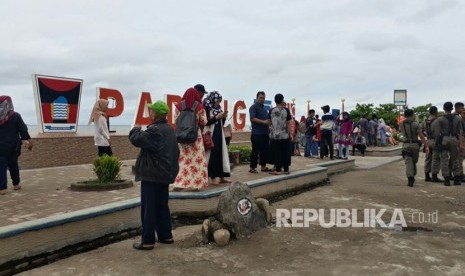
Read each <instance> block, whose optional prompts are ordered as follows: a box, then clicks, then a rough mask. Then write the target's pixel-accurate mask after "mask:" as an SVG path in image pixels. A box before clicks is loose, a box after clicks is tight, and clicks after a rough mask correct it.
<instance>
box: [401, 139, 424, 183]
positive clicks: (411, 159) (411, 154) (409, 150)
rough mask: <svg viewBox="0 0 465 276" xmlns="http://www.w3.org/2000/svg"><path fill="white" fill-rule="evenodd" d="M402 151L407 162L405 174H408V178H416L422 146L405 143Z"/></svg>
mask: <svg viewBox="0 0 465 276" xmlns="http://www.w3.org/2000/svg"><path fill="white" fill-rule="evenodd" d="M402 151H403V156H404V161H405V173H406V174H407V177H414V176H415V175H416V174H417V163H418V156H419V155H420V146H419V145H418V143H404V145H403V147H402Z"/></svg>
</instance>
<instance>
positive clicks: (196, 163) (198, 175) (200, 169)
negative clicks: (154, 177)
mask: <svg viewBox="0 0 465 276" xmlns="http://www.w3.org/2000/svg"><path fill="white" fill-rule="evenodd" d="M201 95H203V94H201V93H199V92H198V91H197V90H196V89H195V88H189V89H187V90H186V92H185V93H184V95H183V96H182V101H184V104H185V107H186V109H188V110H189V109H191V108H192V107H193V106H194V103H196V102H197V108H196V109H195V113H196V119H197V124H198V126H199V130H198V133H197V140H196V141H195V143H192V144H182V143H179V150H180V154H179V173H178V176H177V177H176V180H175V181H174V183H173V187H174V190H183V191H199V190H203V189H206V188H207V186H208V176H207V161H206V158H205V149H204V146H203V139H202V131H201V128H202V127H203V126H205V124H206V123H207V115H206V113H205V108H204V107H203V104H202V96H201ZM181 111H182V102H181V103H179V104H177V105H176V116H178V115H179V113H180V112H181Z"/></svg>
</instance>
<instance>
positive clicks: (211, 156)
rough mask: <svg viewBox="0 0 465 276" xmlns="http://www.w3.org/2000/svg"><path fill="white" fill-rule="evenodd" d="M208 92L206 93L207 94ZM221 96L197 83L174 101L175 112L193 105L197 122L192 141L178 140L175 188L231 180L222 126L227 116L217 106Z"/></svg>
mask: <svg viewBox="0 0 465 276" xmlns="http://www.w3.org/2000/svg"><path fill="white" fill-rule="evenodd" d="M207 94H208V95H207ZM204 95H207V97H206V98H205V99H203V97H204ZM222 100H223V97H222V96H221V94H220V93H219V92H217V91H212V92H210V93H207V92H206V91H205V88H204V86H203V85H201V84H198V85H196V86H194V87H192V88H189V89H187V90H186V92H185V93H184V95H183V96H182V102H181V103H178V104H177V105H176V115H175V116H179V114H180V112H181V111H183V110H185V109H188V110H189V109H192V108H193V107H194V105H195V111H194V112H195V118H196V122H197V124H198V133H197V140H196V141H195V143H192V144H183V143H179V148H180V157H179V166H180V169H179V174H178V176H177V177H176V180H175V181H174V184H173V188H174V190H177V191H198V190H202V189H205V188H207V186H208V180H209V179H210V180H211V181H210V184H211V185H220V184H227V183H231V181H229V180H228V179H227V177H229V176H230V173H231V171H230V164H229V156H228V149H227V145H226V137H225V134H224V131H223V126H224V124H225V121H226V119H227V116H228V112H227V111H223V110H222V109H221V102H222ZM205 135H207V136H208V137H211V140H212V142H213V143H212V144H213V147H211V146H208V147H209V148H206V147H205V141H204V140H206V136H205Z"/></svg>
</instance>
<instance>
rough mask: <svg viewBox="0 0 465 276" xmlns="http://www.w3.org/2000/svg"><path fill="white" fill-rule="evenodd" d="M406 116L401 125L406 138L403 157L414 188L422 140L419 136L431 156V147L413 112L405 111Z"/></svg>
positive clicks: (409, 184) (410, 184)
mask: <svg viewBox="0 0 465 276" xmlns="http://www.w3.org/2000/svg"><path fill="white" fill-rule="evenodd" d="M404 116H405V119H404V121H402V123H401V124H400V131H401V133H402V134H403V136H404V144H403V146H402V157H403V158H404V160H405V168H406V174H407V178H408V186H409V187H413V183H415V175H416V174H417V162H418V157H419V155H420V140H418V136H420V139H421V143H422V144H423V145H424V147H425V153H426V154H429V146H428V142H427V141H426V139H425V135H424V134H423V131H422V129H421V126H420V124H418V123H417V122H415V120H414V115H413V110H411V109H406V110H405V111H404Z"/></svg>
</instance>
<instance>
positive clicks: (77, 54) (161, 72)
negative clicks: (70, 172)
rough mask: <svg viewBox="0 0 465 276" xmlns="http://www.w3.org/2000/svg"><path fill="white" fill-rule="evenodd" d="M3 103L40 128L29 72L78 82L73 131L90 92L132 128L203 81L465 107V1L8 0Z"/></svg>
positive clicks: (227, 94) (330, 100)
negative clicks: (116, 100) (105, 90)
mask: <svg viewBox="0 0 465 276" xmlns="http://www.w3.org/2000/svg"><path fill="white" fill-rule="evenodd" d="M0 18H1V24H0V34H1V43H0V94H7V95H10V96H12V98H13V101H14V104H15V109H16V111H18V112H20V113H21V114H22V115H23V117H24V119H25V121H26V123H28V124H36V123H37V120H36V116H35V104H34V97H33V90H32V80H31V74H43V75H52V76H63V77H70V78H79V79H83V80H84V86H83V91H82V93H83V94H82V99H81V113H80V123H87V120H88V118H89V113H90V109H91V107H92V105H93V102H94V101H95V94H96V93H95V89H96V87H98V86H100V87H109V88H115V89H119V90H120V91H121V92H122V93H123V96H124V97H125V103H126V108H125V112H124V113H123V115H122V116H121V117H120V118H119V119H117V120H116V119H115V121H114V123H115V124H130V123H131V122H132V119H133V116H134V109H135V106H136V101H137V98H138V95H139V93H140V92H141V91H148V92H151V94H152V98H153V99H155V100H156V99H160V98H162V97H163V95H164V94H166V93H173V94H182V93H183V92H184V91H185V90H186V89H187V88H188V87H191V86H193V85H194V84H196V83H203V84H204V85H205V87H206V88H207V90H218V91H219V92H220V93H222V95H223V98H226V99H228V100H229V101H230V102H232V101H234V100H239V99H241V100H245V101H246V103H247V104H250V102H251V101H252V100H253V98H254V97H255V94H256V92H257V91H259V90H264V91H265V92H267V96H268V97H269V98H272V97H273V96H274V94H275V93H283V94H284V96H285V99H286V100H287V101H288V102H290V99H291V98H293V97H294V98H296V99H297V101H296V104H297V110H298V112H297V115H303V112H304V110H306V105H307V103H306V100H307V99H310V100H311V101H312V102H311V106H312V107H320V106H321V105H323V104H329V105H331V107H340V103H341V98H346V106H348V107H349V108H350V107H353V106H355V104H356V103H375V104H379V103H391V102H392V101H393V90H394V89H407V90H408V99H407V101H408V103H409V104H410V106H415V105H422V104H425V103H429V102H432V103H435V104H436V103H437V104H439V103H441V104H442V102H444V101H445V100H452V101H456V100H463V99H464V97H463V91H464V88H465V70H464V69H465V61H464V57H465V35H463V27H464V26H465V1H458V0H457V1H455V0H376V1H370V0H363V1H362V0H353V1H350V0H335V1H327V0H324V1H323V0H313V1H309V0H307V1H306V0H279V1H278V0H267V1H264V0H248V1H245V0H236V1H225V0H214V1H213V0H208V1H201V0H199V1H192V0H189V1H188V0H184V1H178V0H172V1H154V0H151V1H118V0H111V1H88V0H79V1H49V0H41V1H23V0H11V1H10V0H3V1H1V9H0Z"/></svg>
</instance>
